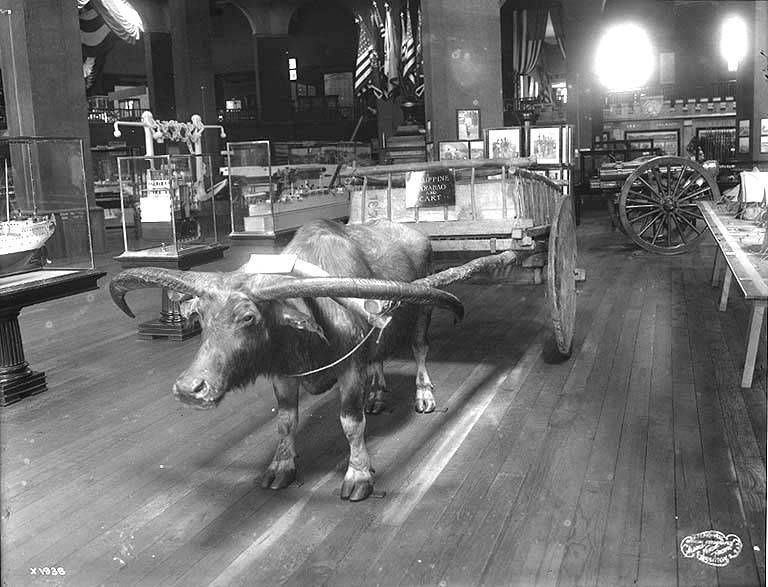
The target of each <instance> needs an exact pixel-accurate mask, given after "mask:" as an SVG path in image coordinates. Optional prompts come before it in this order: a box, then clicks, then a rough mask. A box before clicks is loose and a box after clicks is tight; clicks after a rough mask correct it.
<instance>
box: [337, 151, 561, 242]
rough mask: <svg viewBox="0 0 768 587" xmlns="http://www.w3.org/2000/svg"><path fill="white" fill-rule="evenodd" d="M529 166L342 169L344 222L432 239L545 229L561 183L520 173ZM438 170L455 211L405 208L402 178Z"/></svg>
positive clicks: (484, 162) (492, 163) (522, 162)
mask: <svg viewBox="0 0 768 587" xmlns="http://www.w3.org/2000/svg"><path fill="white" fill-rule="evenodd" d="M534 164H535V160H533V159H529V158H518V159H473V160H467V161H455V162H452V161H439V162H429V163H409V164H401V165H379V166H374V167H358V168H351V169H347V170H345V171H344V172H343V173H342V176H343V177H344V178H346V181H345V182H344V183H345V185H346V186H347V189H348V190H349V192H350V216H349V221H350V222H351V223H362V222H367V221H369V220H375V219H382V218H385V219H388V220H392V221H395V222H407V223H415V224H417V225H419V226H418V228H424V229H425V230H424V232H426V233H428V234H430V236H433V237H437V238H440V237H443V238H445V237H461V236H467V237H478V236H484V235H487V236H499V235H510V234H512V233H514V232H518V233H519V231H520V229H526V228H529V227H540V226H548V225H550V224H551V223H552V218H553V216H554V214H555V213H556V211H557V209H558V203H559V202H560V200H561V199H562V198H563V196H564V189H565V190H567V182H560V181H556V180H552V179H549V178H547V177H545V176H543V175H540V174H539V173H536V172H535V171H533V170H530V169H528V168H526V167H530V166H532V165H534ZM523 166H524V167H523ZM442 170H449V171H451V172H452V173H453V176H454V178H455V205H450V206H439V207H421V208H419V207H407V206H406V197H405V196H406V188H405V184H406V177H407V175H408V174H409V173H411V172H418V171H442Z"/></svg>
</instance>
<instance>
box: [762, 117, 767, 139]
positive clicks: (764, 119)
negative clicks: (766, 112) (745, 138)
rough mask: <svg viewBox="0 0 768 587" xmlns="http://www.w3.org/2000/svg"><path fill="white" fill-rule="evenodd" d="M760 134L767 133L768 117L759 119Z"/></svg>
mask: <svg viewBox="0 0 768 587" xmlns="http://www.w3.org/2000/svg"><path fill="white" fill-rule="evenodd" d="M760 134H761V135H768V118H761V119H760Z"/></svg>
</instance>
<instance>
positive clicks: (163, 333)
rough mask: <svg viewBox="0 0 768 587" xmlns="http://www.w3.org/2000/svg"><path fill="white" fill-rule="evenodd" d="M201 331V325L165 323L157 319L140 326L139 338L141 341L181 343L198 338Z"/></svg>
mask: <svg viewBox="0 0 768 587" xmlns="http://www.w3.org/2000/svg"><path fill="white" fill-rule="evenodd" d="M201 330H202V329H201V328H200V324H199V323H194V324H192V325H190V324H186V323H183V322H182V323H174V322H163V321H162V320H161V319H157V320H150V321H149V322H143V323H142V324H139V335H138V337H139V338H140V339H141V340H154V339H156V338H164V339H166V340H173V341H176V342H181V341H183V340H186V339H188V338H192V337H193V336H197V335H198V334H200V332H201Z"/></svg>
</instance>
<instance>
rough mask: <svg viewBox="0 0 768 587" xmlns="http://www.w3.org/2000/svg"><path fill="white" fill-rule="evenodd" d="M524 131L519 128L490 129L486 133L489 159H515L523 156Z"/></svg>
mask: <svg viewBox="0 0 768 587" xmlns="http://www.w3.org/2000/svg"><path fill="white" fill-rule="evenodd" d="M522 136H523V129H522V128H521V127H519V126H505V127H502V128H489V129H487V130H486V131H485V144H486V146H487V153H488V155H487V156H488V158H489V159H514V158H516V157H521V156H522V151H523V149H522V147H523V146H522V144H521V138H522Z"/></svg>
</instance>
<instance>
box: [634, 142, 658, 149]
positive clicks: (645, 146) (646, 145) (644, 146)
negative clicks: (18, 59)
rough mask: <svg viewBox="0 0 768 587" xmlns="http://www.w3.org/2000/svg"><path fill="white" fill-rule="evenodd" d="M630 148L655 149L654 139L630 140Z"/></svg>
mask: <svg viewBox="0 0 768 587" xmlns="http://www.w3.org/2000/svg"><path fill="white" fill-rule="evenodd" d="M629 148H630V149H653V141H629Z"/></svg>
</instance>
